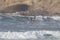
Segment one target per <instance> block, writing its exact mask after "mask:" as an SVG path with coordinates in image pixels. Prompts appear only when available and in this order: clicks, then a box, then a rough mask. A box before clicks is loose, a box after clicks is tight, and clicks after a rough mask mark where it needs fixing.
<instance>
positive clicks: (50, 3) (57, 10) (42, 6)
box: [0, 0, 60, 15]
mask: <svg viewBox="0 0 60 40" xmlns="http://www.w3.org/2000/svg"><path fill="white" fill-rule="evenodd" d="M18 4H27V5H28V6H30V7H29V11H30V10H31V11H30V12H31V13H32V14H33V13H35V14H36V15H37V14H38V15H39V14H41V15H47V14H48V15H60V0H0V10H3V11H5V10H9V11H10V10H13V9H14V5H18ZM11 7H13V8H11ZM32 10H33V12H32ZM31 13H28V14H30V15H31ZM42 13H43V14H42Z"/></svg>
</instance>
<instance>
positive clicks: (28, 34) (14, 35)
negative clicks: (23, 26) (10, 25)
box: [0, 30, 60, 39]
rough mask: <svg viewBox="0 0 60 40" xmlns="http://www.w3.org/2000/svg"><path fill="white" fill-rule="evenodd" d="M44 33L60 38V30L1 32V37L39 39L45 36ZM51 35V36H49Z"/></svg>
mask: <svg viewBox="0 0 60 40" xmlns="http://www.w3.org/2000/svg"><path fill="white" fill-rule="evenodd" d="M44 34H46V36H48V34H50V35H51V37H56V38H60V32H59V31H45V30H43V31H26V32H10V31H9V32H0V38H3V39H38V38H44V37H45V36H44ZM48 37H49V36H48Z"/></svg>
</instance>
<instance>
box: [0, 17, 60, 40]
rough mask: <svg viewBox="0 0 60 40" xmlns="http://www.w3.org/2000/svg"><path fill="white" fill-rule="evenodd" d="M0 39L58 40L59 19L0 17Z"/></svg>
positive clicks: (59, 37) (59, 30)
mask: <svg viewBox="0 0 60 40" xmlns="http://www.w3.org/2000/svg"><path fill="white" fill-rule="evenodd" d="M35 29H36V30H35ZM42 29H43V30H42ZM21 30H22V31H21ZM48 30H49V31H48ZM53 30H54V31H53ZM7 31H8V32H7ZM0 39H14V40H15V39H19V40H59V39H60V17H59V16H36V18H35V19H34V16H0Z"/></svg>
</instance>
